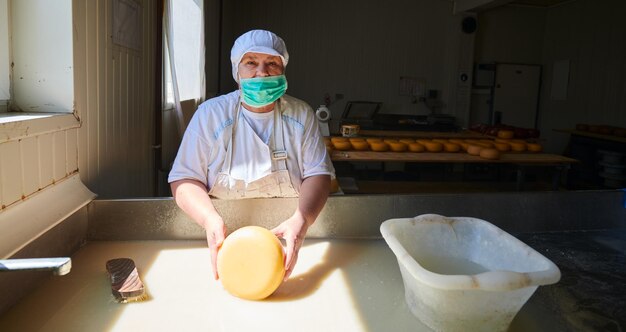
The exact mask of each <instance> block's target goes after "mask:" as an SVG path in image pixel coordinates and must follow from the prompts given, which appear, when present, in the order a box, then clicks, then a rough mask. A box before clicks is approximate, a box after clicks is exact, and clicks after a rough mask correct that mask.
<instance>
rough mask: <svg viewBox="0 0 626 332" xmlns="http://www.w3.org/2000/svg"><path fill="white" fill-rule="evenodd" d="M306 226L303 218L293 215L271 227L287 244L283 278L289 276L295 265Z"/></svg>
mask: <svg viewBox="0 0 626 332" xmlns="http://www.w3.org/2000/svg"><path fill="white" fill-rule="evenodd" d="M308 228H309V226H308V225H307V223H306V220H304V218H302V217H298V216H297V215H294V216H292V217H291V218H289V219H287V220H285V221H283V222H282V223H281V224H280V225H278V226H277V227H276V228H274V229H272V233H274V234H275V235H276V236H278V237H279V238H283V239H285V242H286V245H287V248H286V257H285V278H284V280H287V279H288V278H289V276H290V275H291V272H293V268H294V267H295V266H296V262H297V261H298V251H300V247H302V243H303V242H304V237H305V236H306V231H307V230H308Z"/></svg>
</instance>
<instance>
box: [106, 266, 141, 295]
mask: <svg viewBox="0 0 626 332" xmlns="http://www.w3.org/2000/svg"><path fill="white" fill-rule="evenodd" d="M106 268H107V272H108V273H109V279H110V281H111V293H113V296H114V297H115V299H116V300H117V301H119V302H121V303H127V302H134V301H142V300H144V299H145V290H144V287H143V282H142V281H141V279H140V278H139V272H138V271H137V267H136V266H135V262H134V261H133V260H132V259H130V258H116V259H111V260H109V261H107V263H106Z"/></svg>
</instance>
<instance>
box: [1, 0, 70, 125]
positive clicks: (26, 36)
mask: <svg viewBox="0 0 626 332" xmlns="http://www.w3.org/2000/svg"><path fill="white" fill-rule="evenodd" d="M73 68H74V66H73V49H72V0H55V1H48V0H0V111H2V110H3V106H2V105H4V111H7V110H8V111H17V112H28V113H72V112H73V104H74V73H73V70H74V69H73ZM7 105H8V107H7Z"/></svg>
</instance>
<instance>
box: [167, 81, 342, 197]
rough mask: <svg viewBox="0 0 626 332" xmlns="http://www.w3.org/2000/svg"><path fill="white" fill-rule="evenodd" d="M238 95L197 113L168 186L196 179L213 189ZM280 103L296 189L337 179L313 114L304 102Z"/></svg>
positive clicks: (289, 100)
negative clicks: (318, 179) (314, 180)
mask: <svg viewBox="0 0 626 332" xmlns="http://www.w3.org/2000/svg"><path fill="white" fill-rule="evenodd" d="M239 94H240V91H239V90H236V91H233V92H231V93H229V94H226V95H222V96H219V97H216V98H212V99H209V100H207V101H205V102H204V103H202V104H201V105H200V106H199V107H198V110H197V111H196V113H195V114H194V116H193V118H192V119H191V122H190V123H189V125H188V127H187V130H186V131H185V135H184V136H183V140H182V142H181V145H180V147H179V149H178V154H177V156H176V159H175V160H174V164H173V166H172V170H171V171H170V174H169V177H168V182H170V183H171V182H174V181H177V180H182V179H195V180H198V181H200V182H202V183H204V184H205V185H206V186H207V189H210V188H211V186H212V185H213V183H214V182H215V178H216V176H217V173H218V172H219V171H220V170H221V169H222V164H223V163H224V160H225V159H226V148H227V147H228V142H229V140H230V139H231V130H232V125H233V119H234V116H235V113H236V109H237V102H238V101H239ZM279 101H280V103H281V109H282V110H283V114H282V117H283V123H284V124H285V127H284V128H285V132H284V137H285V139H284V141H285V142H284V143H285V148H286V150H287V170H288V171H289V176H290V177H291V181H292V183H293V185H294V187H295V189H296V190H297V191H299V188H300V184H301V183H302V180H303V179H305V178H307V177H309V176H314V175H331V176H333V177H334V173H335V170H334V168H333V165H332V163H331V161H330V156H329V155H328V152H327V151H326V146H325V145H324V140H323V138H322V135H321V133H320V130H319V125H318V123H317V119H316V117H315V113H314V111H313V109H312V108H311V107H310V106H309V105H308V104H307V103H305V102H304V101H301V100H299V99H297V98H294V97H291V96H288V95H284V96H282V97H281V98H280V99H279ZM242 114H244V113H243V112H242ZM270 114H271V113H270ZM248 115H249V114H248ZM246 117H248V118H249V119H251V118H258V117H255V116H246V115H244V116H243V118H240V121H241V120H243V119H245V118H246ZM262 118H263V116H261V119H262ZM270 119H271V118H270ZM262 121H263V120H261V122H262ZM251 122H254V120H252V121H250V122H249V123H250V125H251V126H252V127H253V128H255V131H257V128H256V127H255V125H254V124H252V123H251ZM272 122H273V121H272ZM270 123H271V122H270ZM259 128H261V130H260V131H261V134H260V135H259V137H261V138H262V139H263V136H264V134H263V132H264V130H262V128H263V126H262V125H261V127H259ZM265 129H267V128H265ZM257 132H258V131H257ZM269 132H271V131H269ZM269 132H268V133H269ZM268 137H269V135H268ZM263 140H264V141H267V140H266V139H263Z"/></svg>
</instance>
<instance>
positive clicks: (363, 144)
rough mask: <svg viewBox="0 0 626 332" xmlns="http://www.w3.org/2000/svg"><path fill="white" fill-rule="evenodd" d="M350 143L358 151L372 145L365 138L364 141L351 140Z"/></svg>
mask: <svg viewBox="0 0 626 332" xmlns="http://www.w3.org/2000/svg"><path fill="white" fill-rule="evenodd" d="M350 144H352V148H353V149H355V150H357V151H366V150H369V148H370V145H369V144H367V142H366V141H365V140H362V141H350Z"/></svg>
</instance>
